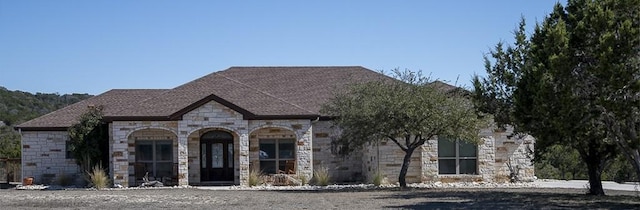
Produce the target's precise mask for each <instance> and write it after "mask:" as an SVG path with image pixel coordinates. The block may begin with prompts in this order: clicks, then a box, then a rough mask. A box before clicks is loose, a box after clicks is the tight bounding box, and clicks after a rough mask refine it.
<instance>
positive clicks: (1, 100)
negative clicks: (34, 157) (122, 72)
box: [0, 86, 92, 158]
mask: <svg viewBox="0 0 640 210" xmlns="http://www.w3.org/2000/svg"><path fill="white" fill-rule="evenodd" d="M91 96H92V95H89V94H77V93H74V94H64V95H60V94H57V93H36V94H32V93H28V92H23V91H17V90H16V91H10V90H7V89H6V88H4V87H2V86H0V158H19V157H20V148H21V146H20V135H19V134H18V132H17V131H15V130H14V129H13V126H14V125H17V124H20V123H22V122H25V121H28V120H31V119H33V118H36V117H39V116H41V115H44V114H47V113H49V112H52V111H55V110H57V109H60V108H62V107H65V106H67V105H70V104H73V103H76V102H79V101H82V100H84V99H87V98H90V97H91Z"/></svg>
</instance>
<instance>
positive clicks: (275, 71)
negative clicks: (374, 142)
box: [17, 66, 392, 130]
mask: <svg viewBox="0 0 640 210" xmlns="http://www.w3.org/2000/svg"><path fill="white" fill-rule="evenodd" d="M373 80H392V79H391V78H390V77H387V76H385V75H383V74H380V73H378V72H374V71H371V70H369V69H366V68H363V67H359V66H333V67H331V66H328V67H231V68H229V69H226V70H224V71H220V72H215V73H211V74H209V75H206V76H203V77H201V78H198V79H196V80H193V81H191V82H188V83H185V84H183V85H181V86H178V87H176V88H173V89H158V90H111V91H108V92H105V93H103V94H100V95H98V96H95V97H93V98H90V99H87V100H84V101H81V102H79V103H77V104H73V105H70V106H68V107H65V108H62V109H60V110H56V111H54V112H52V113H50V114H47V115H44V116H42V117H39V118H36V119H34V120H31V121H28V122H25V123H23V124H20V125H18V126H17V128H21V129H34V130H65V129H66V128H67V127H69V126H71V125H72V124H73V123H75V122H76V120H77V118H78V117H79V116H80V115H81V114H82V113H84V112H85V111H86V110H87V106H90V105H94V106H98V105H102V106H104V107H105V109H104V114H105V120H106V121H116V120H154V121H165V120H180V119H181V118H182V117H183V115H184V114H186V113H188V112H190V111H192V110H194V109H197V108H199V107H201V106H203V105H205V104H207V103H209V102H210V101H215V102H216V103H219V104H221V105H223V106H225V107H228V108H231V109H232V110H234V111H235V112H237V113H240V114H242V116H243V119H316V118H317V117H320V108H321V106H322V104H324V103H326V102H327V101H329V100H330V99H331V98H332V97H333V93H334V91H336V90H339V89H341V88H344V87H345V86H346V85H348V84H352V83H360V82H367V81H373Z"/></svg>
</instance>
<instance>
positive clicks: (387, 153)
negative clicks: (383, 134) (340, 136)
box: [363, 140, 422, 184]
mask: <svg viewBox="0 0 640 210" xmlns="http://www.w3.org/2000/svg"><path fill="white" fill-rule="evenodd" d="M363 154H365V155H364V156H365V158H366V159H365V160H364V161H363V168H364V170H366V174H367V180H369V181H370V180H372V179H373V177H374V176H375V175H376V173H377V172H378V171H379V172H380V175H382V177H384V180H385V182H387V183H390V184H395V183H397V182H398V176H399V175H400V170H401V169H402V163H403V162H404V156H405V152H404V151H402V149H400V147H398V145H396V144H395V143H394V142H393V141H389V140H381V141H380V142H378V143H377V144H376V143H373V144H371V145H370V146H368V147H366V148H365V150H364V151H363ZM421 157H422V148H420V147H419V148H417V149H416V150H415V151H414V152H413V154H412V155H411V162H410V163H409V169H408V170H407V176H406V177H405V179H406V181H407V183H416V182H420V181H421V178H422V172H421V171H422V170H421V167H422V166H421V159H422V158H421Z"/></svg>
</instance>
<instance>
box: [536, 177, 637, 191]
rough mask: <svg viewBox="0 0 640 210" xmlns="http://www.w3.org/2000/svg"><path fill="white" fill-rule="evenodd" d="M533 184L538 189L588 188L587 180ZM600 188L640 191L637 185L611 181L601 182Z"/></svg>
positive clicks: (547, 181) (546, 181)
mask: <svg viewBox="0 0 640 210" xmlns="http://www.w3.org/2000/svg"><path fill="white" fill-rule="evenodd" d="M534 184H536V185H538V186H539V187H540V188H574V189H587V188H588V187H589V181H587V180H568V181H565V180H547V179H543V180H537V181H535V182H534ZM602 188H604V189H605V190H624V191H640V186H639V185H638V183H633V182H629V183H624V184H618V183H616V182H612V181H602Z"/></svg>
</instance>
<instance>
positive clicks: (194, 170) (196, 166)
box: [188, 128, 240, 185]
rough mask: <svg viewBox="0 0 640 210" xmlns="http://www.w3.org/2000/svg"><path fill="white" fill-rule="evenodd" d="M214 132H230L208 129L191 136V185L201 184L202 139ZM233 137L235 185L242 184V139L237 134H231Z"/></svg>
mask: <svg viewBox="0 0 640 210" xmlns="http://www.w3.org/2000/svg"><path fill="white" fill-rule="evenodd" d="M214 130H222V131H226V132H229V130H226V129H221V128H206V129H200V130H197V131H195V132H193V133H191V134H189V138H188V139H189V140H188V141H189V142H188V148H189V152H188V153H189V157H188V159H189V184H195V185H198V184H201V181H200V178H201V177H200V165H201V163H202V162H201V157H202V155H200V137H201V136H202V135H204V134H205V133H207V132H209V131H214ZM231 134H232V135H233V158H234V161H233V167H234V168H235V170H234V172H233V177H234V178H233V182H234V184H238V183H240V162H239V161H238V160H239V158H240V153H239V152H240V148H239V147H238V145H239V143H240V138H239V137H238V135H237V134H236V133H233V132H232V133H231Z"/></svg>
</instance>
